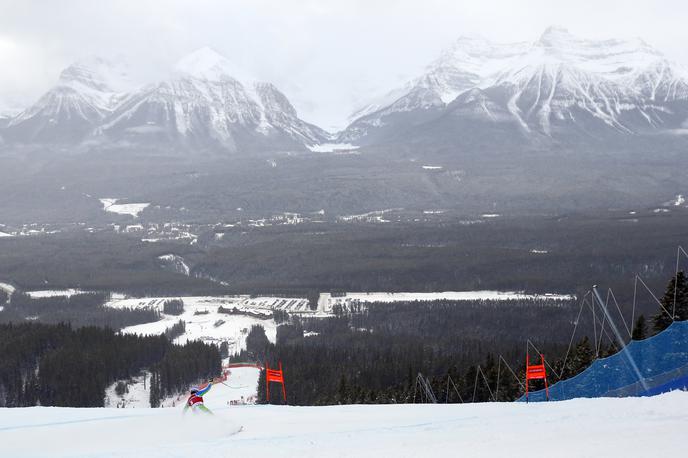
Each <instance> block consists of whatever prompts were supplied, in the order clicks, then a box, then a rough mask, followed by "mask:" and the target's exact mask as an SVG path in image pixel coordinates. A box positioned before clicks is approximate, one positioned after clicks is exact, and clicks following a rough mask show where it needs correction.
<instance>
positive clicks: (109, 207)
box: [98, 198, 150, 218]
mask: <svg viewBox="0 0 688 458" xmlns="http://www.w3.org/2000/svg"><path fill="white" fill-rule="evenodd" d="M98 200H100V203H101V204H103V210H105V211H106V212H109V213H117V214H118V215H130V216H133V217H134V218H137V217H138V216H139V214H140V213H141V212H142V211H143V210H145V209H146V208H147V207H148V206H149V205H150V203H131V204H118V203H117V202H119V201H120V200H121V199H113V198H102V199H98Z"/></svg>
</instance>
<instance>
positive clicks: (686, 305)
mask: <svg viewBox="0 0 688 458" xmlns="http://www.w3.org/2000/svg"><path fill="white" fill-rule="evenodd" d="M674 300H675V301H676V307H674ZM660 302H661V304H662V306H661V307H660V308H659V310H658V311H657V314H656V315H655V316H653V317H652V324H653V326H652V328H653V331H654V333H655V334H659V333H660V332H662V331H664V330H665V329H666V328H668V327H669V326H670V325H671V323H673V321H674V320H673V318H672V314H674V313H675V317H676V320H677V321H683V320H688V282H687V281H686V276H685V274H684V273H683V271H680V272H679V273H678V274H677V275H676V277H674V278H672V279H671V281H670V282H669V285H668V286H667V290H666V292H665V293H664V296H663V297H662V300H661V301H660Z"/></svg>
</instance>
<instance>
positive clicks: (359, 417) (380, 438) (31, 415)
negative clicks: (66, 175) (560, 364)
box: [0, 373, 688, 458]
mask: <svg viewBox="0 0 688 458" xmlns="http://www.w3.org/2000/svg"><path fill="white" fill-rule="evenodd" d="M287 383H288V373H287ZM213 389H215V388H213ZM287 391H288V386H287ZM213 394H214V393H213V391H212V390H211V391H210V393H208V394H207V395H206V401H207V403H208V406H209V407H210V408H211V409H213V411H214V412H215V415H214V416H212V417H211V416H194V415H186V416H182V415H181V409H180V408H179V407H177V408H163V409H102V408H101V409H97V408H93V409H69V408H50V407H31V408H16V409H0V443H1V444H2V446H1V449H2V455H3V456H8V457H22V458H28V457H51V458H57V457H61V458H66V457H105V456H107V457H143V456H145V457H147V458H155V457H187V458H190V457H203V458H207V457H209V456H213V457H262V456H272V457H298V458H303V457H375V458H379V457H387V456H395V457H438V456H465V457H497V456H499V457H531V456H533V451H534V450H538V451H540V450H550V451H551V453H550V454H552V455H553V456H557V457H576V458H578V457H583V456H586V457H605V458H614V457H619V458H628V457H632V456H683V453H684V450H685V425H686V424H688V393H685V392H673V393H667V394H664V395H661V396H657V397H652V398H621V399H618V398H614V399H576V400H572V401H564V402H550V403H531V404H525V403H483V404H449V405H441V404H435V405H432V404H422V405H421V404H416V405H413V404H406V405H403V404H402V405H346V406H327V407H282V406H227V405H219V406H218V405H215V404H213V402H214V401H213ZM218 404H221V403H218ZM240 426H243V431H241V432H239V433H235V432H236V431H237V430H238V428H239V427H240Z"/></svg>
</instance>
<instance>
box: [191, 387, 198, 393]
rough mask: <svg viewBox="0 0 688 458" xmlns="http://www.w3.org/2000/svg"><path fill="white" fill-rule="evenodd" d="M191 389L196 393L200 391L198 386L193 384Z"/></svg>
mask: <svg viewBox="0 0 688 458" xmlns="http://www.w3.org/2000/svg"><path fill="white" fill-rule="evenodd" d="M190 391H191V394H196V393H198V391H199V390H198V387H197V386H192V387H191V390H190Z"/></svg>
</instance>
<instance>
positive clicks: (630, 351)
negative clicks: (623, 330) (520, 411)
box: [519, 321, 688, 401]
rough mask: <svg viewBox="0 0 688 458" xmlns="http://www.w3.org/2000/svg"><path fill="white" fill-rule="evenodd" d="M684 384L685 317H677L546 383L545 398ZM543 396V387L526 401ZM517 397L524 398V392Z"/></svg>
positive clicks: (687, 367) (655, 390) (687, 378)
mask: <svg viewBox="0 0 688 458" xmlns="http://www.w3.org/2000/svg"><path fill="white" fill-rule="evenodd" d="M634 363H635V367H634ZM636 368H637V371H636ZM641 379H642V380H641ZM687 386H688V321H677V322H674V323H673V324H672V325H671V326H669V327H668V328H667V329H665V330H664V331H662V332H661V333H659V334H657V335H656V336H652V337H650V338H648V339H645V340H639V341H632V342H630V343H629V344H628V345H626V346H625V347H624V349H623V350H621V351H620V352H618V353H616V354H614V355H612V356H609V357H607V358H601V359H598V360H595V361H594V362H593V363H592V364H591V365H590V367H588V368H587V369H586V370H584V371H583V372H581V373H580V374H578V375H576V376H575V377H571V378H570V379H567V380H562V381H561V382H558V383H555V384H554V385H552V386H550V387H549V398H550V400H552V401H563V400H566V399H573V398H598V397H625V396H652V395H655V394H660V393H664V392H666V391H671V390H674V389H686V387H687ZM545 400H546V396H545V390H540V391H534V392H531V393H530V394H529V401H545ZM519 401H525V396H523V397H521V398H520V399H519Z"/></svg>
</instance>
